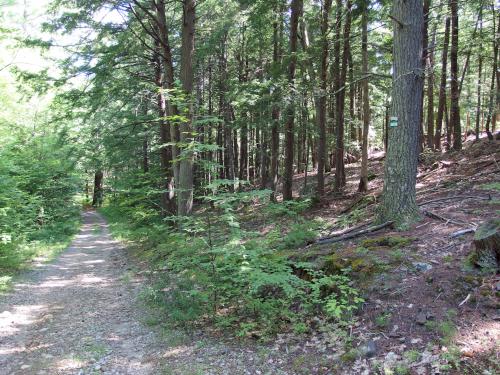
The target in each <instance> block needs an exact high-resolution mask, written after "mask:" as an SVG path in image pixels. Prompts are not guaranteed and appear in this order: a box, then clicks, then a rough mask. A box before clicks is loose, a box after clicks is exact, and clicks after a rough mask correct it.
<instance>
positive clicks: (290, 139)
mask: <svg viewBox="0 0 500 375" xmlns="http://www.w3.org/2000/svg"><path fill="white" fill-rule="evenodd" d="M302 8H303V0H292V3H291V19H290V63H289V67H288V85H289V90H290V92H291V93H292V94H291V98H290V103H289V104H288V108H287V116H286V123H285V171H284V172H285V173H284V176H283V200H291V199H293V193H292V188H293V145H294V121H295V108H294V99H295V98H294V93H293V92H294V87H295V68H296V64H297V34H298V26H299V18H300V17H301V15H302Z"/></svg>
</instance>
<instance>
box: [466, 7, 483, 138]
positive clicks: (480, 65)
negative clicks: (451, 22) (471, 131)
mask: <svg viewBox="0 0 500 375" xmlns="http://www.w3.org/2000/svg"><path fill="white" fill-rule="evenodd" d="M482 40H483V8H482V7H481V8H480V9H479V56H478V68H477V69H478V73H477V105H476V128H475V132H476V141H478V140H479V133H480V132H481V129H480V126H479V124H480V121H481V86H482V82H481V79H482V74H483V51H482ZM466 134H467V133H466Z"/></svg>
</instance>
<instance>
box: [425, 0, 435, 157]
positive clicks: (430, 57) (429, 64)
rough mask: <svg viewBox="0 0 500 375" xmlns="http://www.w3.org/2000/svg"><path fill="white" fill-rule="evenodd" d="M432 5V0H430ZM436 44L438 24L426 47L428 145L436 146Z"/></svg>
mask: <svg viewBox="0 0 500 375" xmlns="http://www.w3.org/2000/svg"><path fill="white" fill-rule="evenodd" d="M429 5H430V0H429ZM435 44H436V25H434V28H433V31H432V41H431V42H430V43H428V44H427V46H426V47H425V48H426V49H427V53H426V69H425V70H426V73H427V147H429V148H430V149H433V148H434V48H435Z"/></svg>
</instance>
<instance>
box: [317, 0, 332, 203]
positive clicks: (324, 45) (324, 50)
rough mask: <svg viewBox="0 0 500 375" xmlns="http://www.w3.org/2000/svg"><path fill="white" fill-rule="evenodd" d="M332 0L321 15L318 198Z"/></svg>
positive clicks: (321, 187)
mask: <svg viewBox="0 0 500 375" xmlns="http://www.w3.org/2000/svg"><path fill="white" fill-rule="evenodd" d="M331 7H332V0H324V1H323V9H322V14H321V63H320V70H319V93H318V96H319V97H318V99H317V100H318V114H317V115H318V134H319V139H318V155H319V157H318V174H317V179H318V185H317V194H318V196H319V197H321V196H323V195H324V194H325V158H326V87H327V79H328V29H329V22H328V19H329V16H330V9H331Z"/></svg>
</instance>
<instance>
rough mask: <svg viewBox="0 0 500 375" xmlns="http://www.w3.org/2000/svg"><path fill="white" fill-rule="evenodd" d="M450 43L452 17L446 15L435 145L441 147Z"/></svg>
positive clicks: (438, 148) (437, 147)
mask: <svg viewBox="0 0 500 375" xmlns="http://www.w3.org/2000/svg"><path fill="white" fill-rule="evenodd" d="M449 44H450V17H446V21H445V29H444V43H443V52H442V56H441V83H440V84H439V103H438V112H437V118H436V135H435V136H434V147H435V148H436V150H440V149H441V132H442V128H443V118H444V114H445V106H446V77H447V64H448V46H449Z"/></svg>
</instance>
